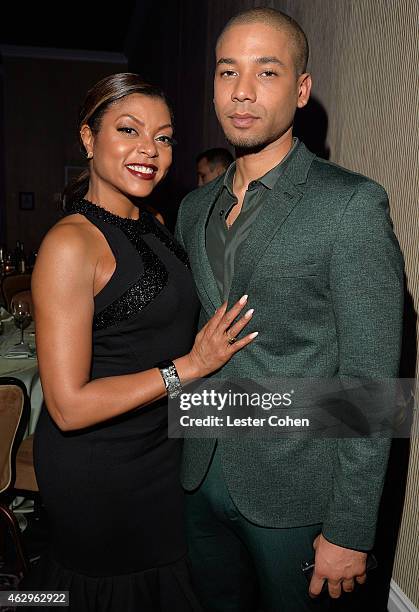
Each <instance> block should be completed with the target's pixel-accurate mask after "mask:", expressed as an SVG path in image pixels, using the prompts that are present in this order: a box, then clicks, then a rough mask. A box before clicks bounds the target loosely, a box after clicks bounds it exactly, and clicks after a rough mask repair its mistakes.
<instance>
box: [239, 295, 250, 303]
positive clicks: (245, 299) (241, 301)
mask: <svg viewBox="0 0 419 612" xmlns="http://www.w3.org/2000/svg"><path fill="white" fill-rule="evenodd" d="M248 297H249V296H248V295H243V297H241V298H240V300H239V304H246V302H247V298H248Z"/></svg>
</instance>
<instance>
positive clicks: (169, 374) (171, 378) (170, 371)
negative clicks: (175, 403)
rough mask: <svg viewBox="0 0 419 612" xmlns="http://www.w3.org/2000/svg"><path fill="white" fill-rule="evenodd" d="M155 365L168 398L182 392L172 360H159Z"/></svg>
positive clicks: (172, 397)
mask: <svg viewBox="0 0 419 612" xmlns="http://www.w3.org/2000/svg"><path fill="white" fill-rule="evenodd" d="M156 367H157V368H159V370H160V374H161V375H162V378H163V382H164V386H165V387H166V391H167V395H168V397H169V399H174V398H175V397H177V396H178V395H179V394H180V393H182V385H181V382H180V378H179V374H178V373H177V370H176V366H175V364H174V363H173V361H170V360H167V361H161V362H160V363H158V364H157V366H156Z"/></svg>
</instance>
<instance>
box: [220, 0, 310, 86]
mask: <svg viewBox="0 0 419 612" xmlns="http://www.w3.org/2000/svg"><path fill="white" fill-rule="evenodd" d="M249 23H263V24H265V25H268V26H271V27H272V28H274V29H276V30H281V31H283V32H284V31H285V32H286V33H287V34H288V36H289V37H290V40H291V44H292V47H293V51H294V63H295V70H296V73H297V75H298V76H299V75H300V74H303V73H304V72H306V70H307V62H308V55H309V47H308V40H307V36H306V35H305V33H304V31H303V29H302V28H301V26H299V25H298V23H297V22H296V21H295V20H294V19H293V18H292V17H290V16H289V15H286V14H285V13H283V12H282V11H278V10H276V9H273V8H268V7H266V8H254V9H249V10H246V11H242V12H241V13H238V14H237V15H235V16H234V17H232V18H231V19H230V20H229V21H227V23H226V25H225V26H224V28H223V30H222V32H221V34H220V35H219V37H218V39H217V45H218V43H219V41H220V40H221V38H222V36H223V34H224V33H225V32H226V31H227V30H228V29H230V28H231V27H232V26H235V25H244V24H249Z"/></svg>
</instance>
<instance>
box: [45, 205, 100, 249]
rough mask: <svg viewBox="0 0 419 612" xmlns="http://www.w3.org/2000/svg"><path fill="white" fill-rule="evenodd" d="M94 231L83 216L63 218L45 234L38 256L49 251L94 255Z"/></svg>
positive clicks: (95, 238) (95, 242)
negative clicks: (78, 252)
mask: <svg viewBox="0 0 419 612" xmlns="http://www.w3.org/2000/svg"><path fill="white" fill-rule="evenodd" d="M95 230H96V228H95V227H94V226H93V225H92V224H91V223H89V221H87V220H86V219H85V217H83V215H79V214H75V215H69V216H68V217H64V218H63V219H60V220H59V221H58V222H57V223H56V224H55V225H53V226H52V227H51V229H50V230H49V231H48V232H47V233H46V235H45V237H44V239H43V241H42V243H41V247H40V249H39V255H41V254H42V252H43V251H49V250H51V249H54V251H55V252H57V251H59V252H61V253H63V254H65V253H66V252H69V253H72V252H74V251H80V254H83V255H86V253H87V252H91V253H92V254H94V251H95V250H96V248H97V233H96V231H95Z"/></svg>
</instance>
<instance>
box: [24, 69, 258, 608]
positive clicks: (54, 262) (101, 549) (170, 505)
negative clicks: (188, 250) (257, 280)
mask: <svg viewBox="0 0 419 612" xmlns="http://www.w3.org/2000/svg"><path fill="white" fill-rule="evenodd" d="M172 132H173V121H172V117H171V112H170V110H169V107H168V104H167V101H166V99H165V97H164V95H163V94H162V92H161V91H159V90H158V89H156V88H155V87H153V86H150V85H148V84H146V83H144V82H143V81H142V80H141V78H140V77H139V76H138V75H135V74H130V73H122V74H116V75H111V76H110V77H106V78H105V79H103V80H102V81H100V82H99V83H97V84H96V85H95V86H94V87H93V88H92V89H91V90H90V91H89V92H88V95H87V98H86V101H85V104H84V106H83V108H82V111H81V114H80V138H81V142H82V145H83V147H84V149H85V151H86V156H87V159H88V160H89V161H88V164H89V168H88V173H87V174H86V176H83V177H81V180H80V181H79V183H78V185H77V187H76V188H75V189H74V190H73V191H70V192H68V193H67V198H66V204H67V206H66V207H67V212H68V214H67V216H66V217H64V218H63V219H62V220H61V221H59V222H58V223H57V224H56V225H55V226H54V227H53V228H52V229H51V230H50V231H49V232H48V234H47V235H46V237H45V239H44V241H43V243H42V246H41V248H40V251H39V254H38V257H37V263H36V267H35V270H34V273H33V285H32V290H33V297H34V302H35V309H36V327H37V349H38V357H39V368H40V375H41V380H42V387H43V391H44V396H45V404H46V407H45V408H44V410H43V412H42V414H41V417H40V420H39V423H38V427H37V430H36V436H35V447H34V456H35V467H36V474H37V479H38V483H39V488H40V492H41V496H42V500H43V502H44V504H45V508H46V511H47V513H48V516H49V519H50V523H51V529H52V538H51V546H50V550H49V554H48V555H47V556H46V557H45V558H43V559H42V560H41V562H40V563H38V565H37V566H35V567H34V568H33V570H32V572H31V573H30V574H29V576H28V578H27V579H26V580H25V582H24V586H22V588H26V589H28V588H32V589H51V590H69V591H70V610H71V611H74V612H87V611H89V612H122V611H124V612H134V611H135V612H139V611H154V610H162V611H169V610H170V612H174V611H182V612H183V611H187V610H195V609H199V604H198V602H197V601H196V599H195V596H194V594H193V591H192V590H191V588H190V584H189V575H188V569H187V562H186V552H187V551H186V545H185V538H184V532H183V493H182V489H181V486H180V483H179V478H178V470H179V454H180V451H181V448H180V442H179V440H175V439H169V438H168V437H167V390H166V389H168V392H169V394H170V393H174V392H176V391H178V390H179V388H180V385H183V384H186V383H188V382H189V381H191V380H193V379H195V378H198V377H202V376H206V375H207V374H209V373H210V372H213V371H215V370H216V369H218V368H219V367H220V366H222V365H223V364H224V363H225V362H226V361H227V360H228V359H230V358H231V357H232V356H233V355H234V353H235V352H237V351H238V350H240V349H241V348H243V347H244V346H245V345H246V344H248V343H249V342H251V341H252V339H253V337H254V334H250V335H247V336H246V337H244V338H243V339H241V340H239V341H237V342H236V343H234V344H231V343H230V342H229V341H228V340H229V337H231V336H233V337H234V336H236V335H237V334H238V333H239V332H240V331H241V330H242V329H243V328H244V327H245V325H246V324H247V323H248V321H249V320H250V318H251V312H250V313H249V312H248V313H247V314H246V315H244V316H241V318H239V319H238V321H237V322H234V321H235V320H236V319H237V317H238V315H239V314H240V312H241V310H242V308H243V306H244V304H245V302H246V298H245V296H244V298H242V300H241V301H240V302H238V303H237V304H236V305H235V306H234V307H233V308H231V310H230V311H228V312H227V311H226V305H224V306H223V307H222V308H220V309H219V311H217V312H216V313H215V315H214V317H213V318H212V319H211V321H210V322H209V323H208V324H207V325H206V326H205V327H204V328H203V329H202V330H201V331H200V333H199V334H198V335H197V336H196V337H195V331H196V315H197V311H198V302H197V298H196V296H195V292H194V286H193V281H192V278H191V276H190V271H189V268H188V261H187V257H186V254H185V253H184V251H183V250H182V249H181V247H180V246H179V245H178V244H177V243H176V242H175V240H174V239H173V237H172V236H171V235H170V233H169V232H168V231H167V230H166V228H165V227H164V226H162V225H161V224H160V223H159V222H158V221H157V220H156V219H155V217H154V216H153V215H152V214H150V213H149V212H146V211H145V210H143V209H142V208H141V205H140V204H139V202H141V199H142V198H145V197H146V196H148V195H149V194H150V193H151V192H152V190H153V189H154V187H155V186H156V185H157V184H158V183H159V182H160V181H161V180H162V179H163V178H164V176H165V175H166V173H167V171H168V169H169V166H170V164H171V161H172V144H173V136H172ZM227 331H228V335H227ZM167 360H173V361H172V364H173V365H169V366H168V365H167V363H166V364H164V365H163V364H162V362H166V361H167ZM168 375H169V376H168ZM43 609H45V608H43Z"/></svg>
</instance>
